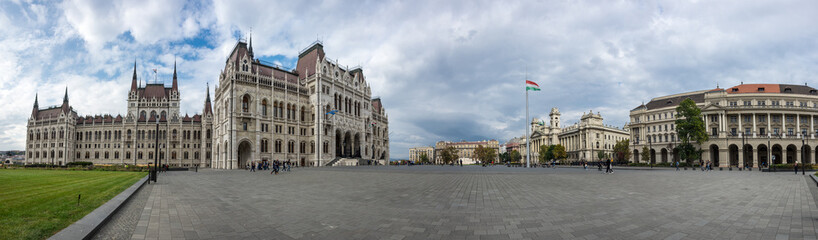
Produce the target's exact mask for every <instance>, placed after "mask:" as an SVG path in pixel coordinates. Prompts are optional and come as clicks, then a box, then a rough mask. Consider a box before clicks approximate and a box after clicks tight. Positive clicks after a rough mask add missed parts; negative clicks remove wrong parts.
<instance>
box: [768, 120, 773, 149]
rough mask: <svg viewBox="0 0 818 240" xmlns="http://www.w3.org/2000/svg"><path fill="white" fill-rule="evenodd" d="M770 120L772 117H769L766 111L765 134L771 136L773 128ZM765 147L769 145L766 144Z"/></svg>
mask: <svg viewBox="0 0 818 240" xmlns="http://www.w3.org/2000/svg"><path fill="white" fill-rule="evenodd" d="M770 122H772V119H770V113H767V136H768V137H769V136H771V134H772V131H773V128H772V127H771V124H770ZM767 147H770V146H767Z"/></svg>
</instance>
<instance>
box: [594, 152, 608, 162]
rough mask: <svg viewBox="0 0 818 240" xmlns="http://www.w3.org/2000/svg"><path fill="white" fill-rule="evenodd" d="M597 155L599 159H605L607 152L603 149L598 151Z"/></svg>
mask: <svg viewBox="0 0 818 240" xmlns="http://www.w3.org/2000/svg"><path fill="white" fill-rule="evenodd" d="M596 157H597V159H599V161H602V160H605V158H606V154H605V152H603V151H599V152H596Z"/></svg>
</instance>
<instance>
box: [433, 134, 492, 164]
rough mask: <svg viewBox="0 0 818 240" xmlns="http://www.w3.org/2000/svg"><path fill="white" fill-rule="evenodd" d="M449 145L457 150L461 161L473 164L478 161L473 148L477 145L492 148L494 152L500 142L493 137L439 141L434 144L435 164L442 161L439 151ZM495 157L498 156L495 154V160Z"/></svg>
mask: <svg viewBox="0 0 818 240" xmlns="http://www.w3.org/2000/svg"><path fill="white" fill-rule="evenodd" d="M450 146H451V147H453V148H454V149H455V150H456V151H457V156H458V160H461V161H463V164H475V163H477V162H478V159H477V155H476V154H475V153H474V150H475V149H477V147H484V148H492V149H494V152H495V153H499V150H500V142H498V141H497V140H494V139H492V140H483V141H473V142H468V141H465V140H463V141H460V142H448V141H439V142H437V143H436V144H435V153H434V156H435V158H434V163H435V164H440V163H442V162H443V159H442V157H441V155H440V151H443V149H446V148H447V147H450ZM497 157H498V156H495V161H497Z"/></svg>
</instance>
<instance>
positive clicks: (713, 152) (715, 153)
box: [705, 144, 719, 166]
mask: <svg viewBox="0 0 818 240" xmlns="http://www.w3.org/2000/svg"><path fill="white" fill-rule="evenodd" d="M710 162H711V163H713V166H719V146H718V145H716V144H713V145H710ZM705 164H706V163H705Z"/></svg>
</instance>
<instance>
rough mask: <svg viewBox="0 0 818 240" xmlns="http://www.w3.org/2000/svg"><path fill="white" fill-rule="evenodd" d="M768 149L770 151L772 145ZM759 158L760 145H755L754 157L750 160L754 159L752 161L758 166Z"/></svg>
mask: <svg viewBox="0 0 818 240" xmlns="http://www.w3.org/2000/svg"><path fill="white" fill-rule="evenodd" d="M767 151H770V147H769V146H768V147H767ZM758 159H759V156H758V146H755V147H753V158H752V159H750V161H752V162H753V167H756V168H758Z"/></svg>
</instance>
